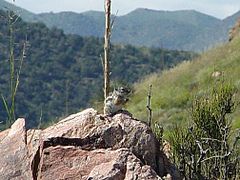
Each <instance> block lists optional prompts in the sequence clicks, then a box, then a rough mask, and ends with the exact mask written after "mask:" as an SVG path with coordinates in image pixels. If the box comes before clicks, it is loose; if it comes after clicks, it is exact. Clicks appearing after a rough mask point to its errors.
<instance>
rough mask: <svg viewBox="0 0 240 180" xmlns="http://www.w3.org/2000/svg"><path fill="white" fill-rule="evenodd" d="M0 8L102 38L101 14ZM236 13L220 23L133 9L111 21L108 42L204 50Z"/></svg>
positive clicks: (193, 14) (223, 34)
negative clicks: (36, 11)
mask: <svg viewBox="0 0 240 180" xmlns="http://www.w3.org/2000/svg"><path fill="white" fill-rule="evenodd" d="M1 7H7V8H8V9H13V10H14V11H15V12H17V13H19V14H21V16H22V17H23V19H24V20H25V21H28V22H43V23H45V24H46V25H47V26H48V27H50V28H52V27H57V28H60V29H63V30H64V32H65V33H67V34H77V35H81V36H95V37H103V31H104V26H103V24H104V13H103V12H96V11H89V12H85V13H74V12H60V13H42V14H34V13H31V12H28V11H26V10H23V9H21V8H18V7H16V6H14V5H11V4H9V3H7V2H5V1H4V0H0V9H1ZM239 16H240V12H237V13H235V14H234V15H232V16H230V17H227V18H226V19H223V20H220V19H217V18H215V17H212V16H209V15H206V14H202V13H200V12H197V11H193V10H183V11H155V10H148V9H137V10H135V11H133V12H130V13H129V14H126V15H124V16H117V17H116V18H115V23H114V29H113V34H112V41H113V42H114V43H122V44H132V45H138V46H139V45H140V46H142V45H143V46H148V47H160V48H162V47H163V48H168V49H178V50H194V51H204V50H206V49H207V48H210V47H213V46H215V45H216V44H218V43H219V42H224V41H225V40H227V37H228V31H229V29H230V28H231V27H232V26H233V24H234V23H235V22H236V20H237V18H238V17H239Z"/></svg>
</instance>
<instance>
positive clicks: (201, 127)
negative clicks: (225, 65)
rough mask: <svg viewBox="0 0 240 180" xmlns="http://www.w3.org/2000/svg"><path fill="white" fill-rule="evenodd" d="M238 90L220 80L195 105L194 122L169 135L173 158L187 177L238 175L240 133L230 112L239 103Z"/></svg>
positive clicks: (227, 176)
mask: <svg viewBox="0 0 240 180" xmlns="http://www.w3.org/2000/svg"><path fill="white" fill-rule="evenodd" d="M235 94H236V90H235V88H234V87H233V86H231V85H226V84H225V83H223V82H220V83H219V82H218V83H217V85H216V86H215V88H214V89H213V90H212V92H210V93H208V95H204V96H202V97H197V98H196V99H195V100H194V102H193V105H192V109H191V115H192V120H191V123H192V126H190V127H189V128H187V127H185V128H180V127H176V128H175V129H174V131H173V133H172V134H171V135H170V143H171V144H172V146H173V160H174V162H175V163H176V164H177V165H178V168H179V170H180V172H181V174H182V176H183V178H185V179H236V178H238V177H237V174H238V173H239V153H240V152H239V139H240V133H239V134H234V132H233V131H232V129H231V120H230V119H229V118H228V114H231V113H233V111H234V109H235V107H236V104H237V103H236V102H235V101H236V100H234V96H235Z"/></svg>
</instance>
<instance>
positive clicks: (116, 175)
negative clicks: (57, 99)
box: [38, 146, 161, 180]
mask: <svg viewBox="0 0 240 180" xmlns="http://www.w3.org/2000/svg"><path fill="white" fill-rule="evenodd" d="M63 172H64V173H63ZM134 177H135V179H136V177H138V179H152V180H155V179H156V180H157V179H161V178H160V177H159V176H158V175H157V174H156V173H155V171H154V170H153V169H152V168H151V167H150V166H146V165H143V164H142V163H141V161H140V160H139V159H137V158H136V156H134V155H133V154H132V153H131V152H130V151H129V150H128V149H118V150H115V151H113V150H110V149H98V150H93V151H86V150H82V149H79V148H76V147H73V146H65V147H62V146H56V147H49V148H46V149H44V151H43V156H42V159H41V163H40V174H39V177H38V178H39V179H79V180H80V179H81V180H87V179H89V180H90V179H92V180H101V179H114V180H130V179H134Z"/></svg>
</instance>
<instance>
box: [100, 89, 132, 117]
mask: <svg viewBox="0 0 240 180" xmlns="http://www.w3.org/2000/svg"><path fill="white" fill-rule="evenodd" d="M130 92H131V91H130V90H129V89H128V88H124V87H120V88H117V89H114V91H113V92H112V93H111V94H110V95H109V96H108V97H107V98H106V99H105V103H104V113H105V114H106V115H113V114H115V113H117V112H118V111H120V110H122V107H123V105H124V104H126V102H127V101H128V100H129V99H128V97H129V94H130Z"/></svg>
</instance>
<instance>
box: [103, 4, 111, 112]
mask: <svg viewBox="0 0 240 180" xmlns="http://www.w3.org/2000/svg"><path fill="white" fill-rule="evenodd" d="M110 18H111V0H105V37H104V39H105V43H104V99H106V98H107V96H108V94H109V91H110V67H109V61H110V58H109V54H110V53H109V51H110V34H111V19H110ZM104 113H105V112H104Z"/></svg>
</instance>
